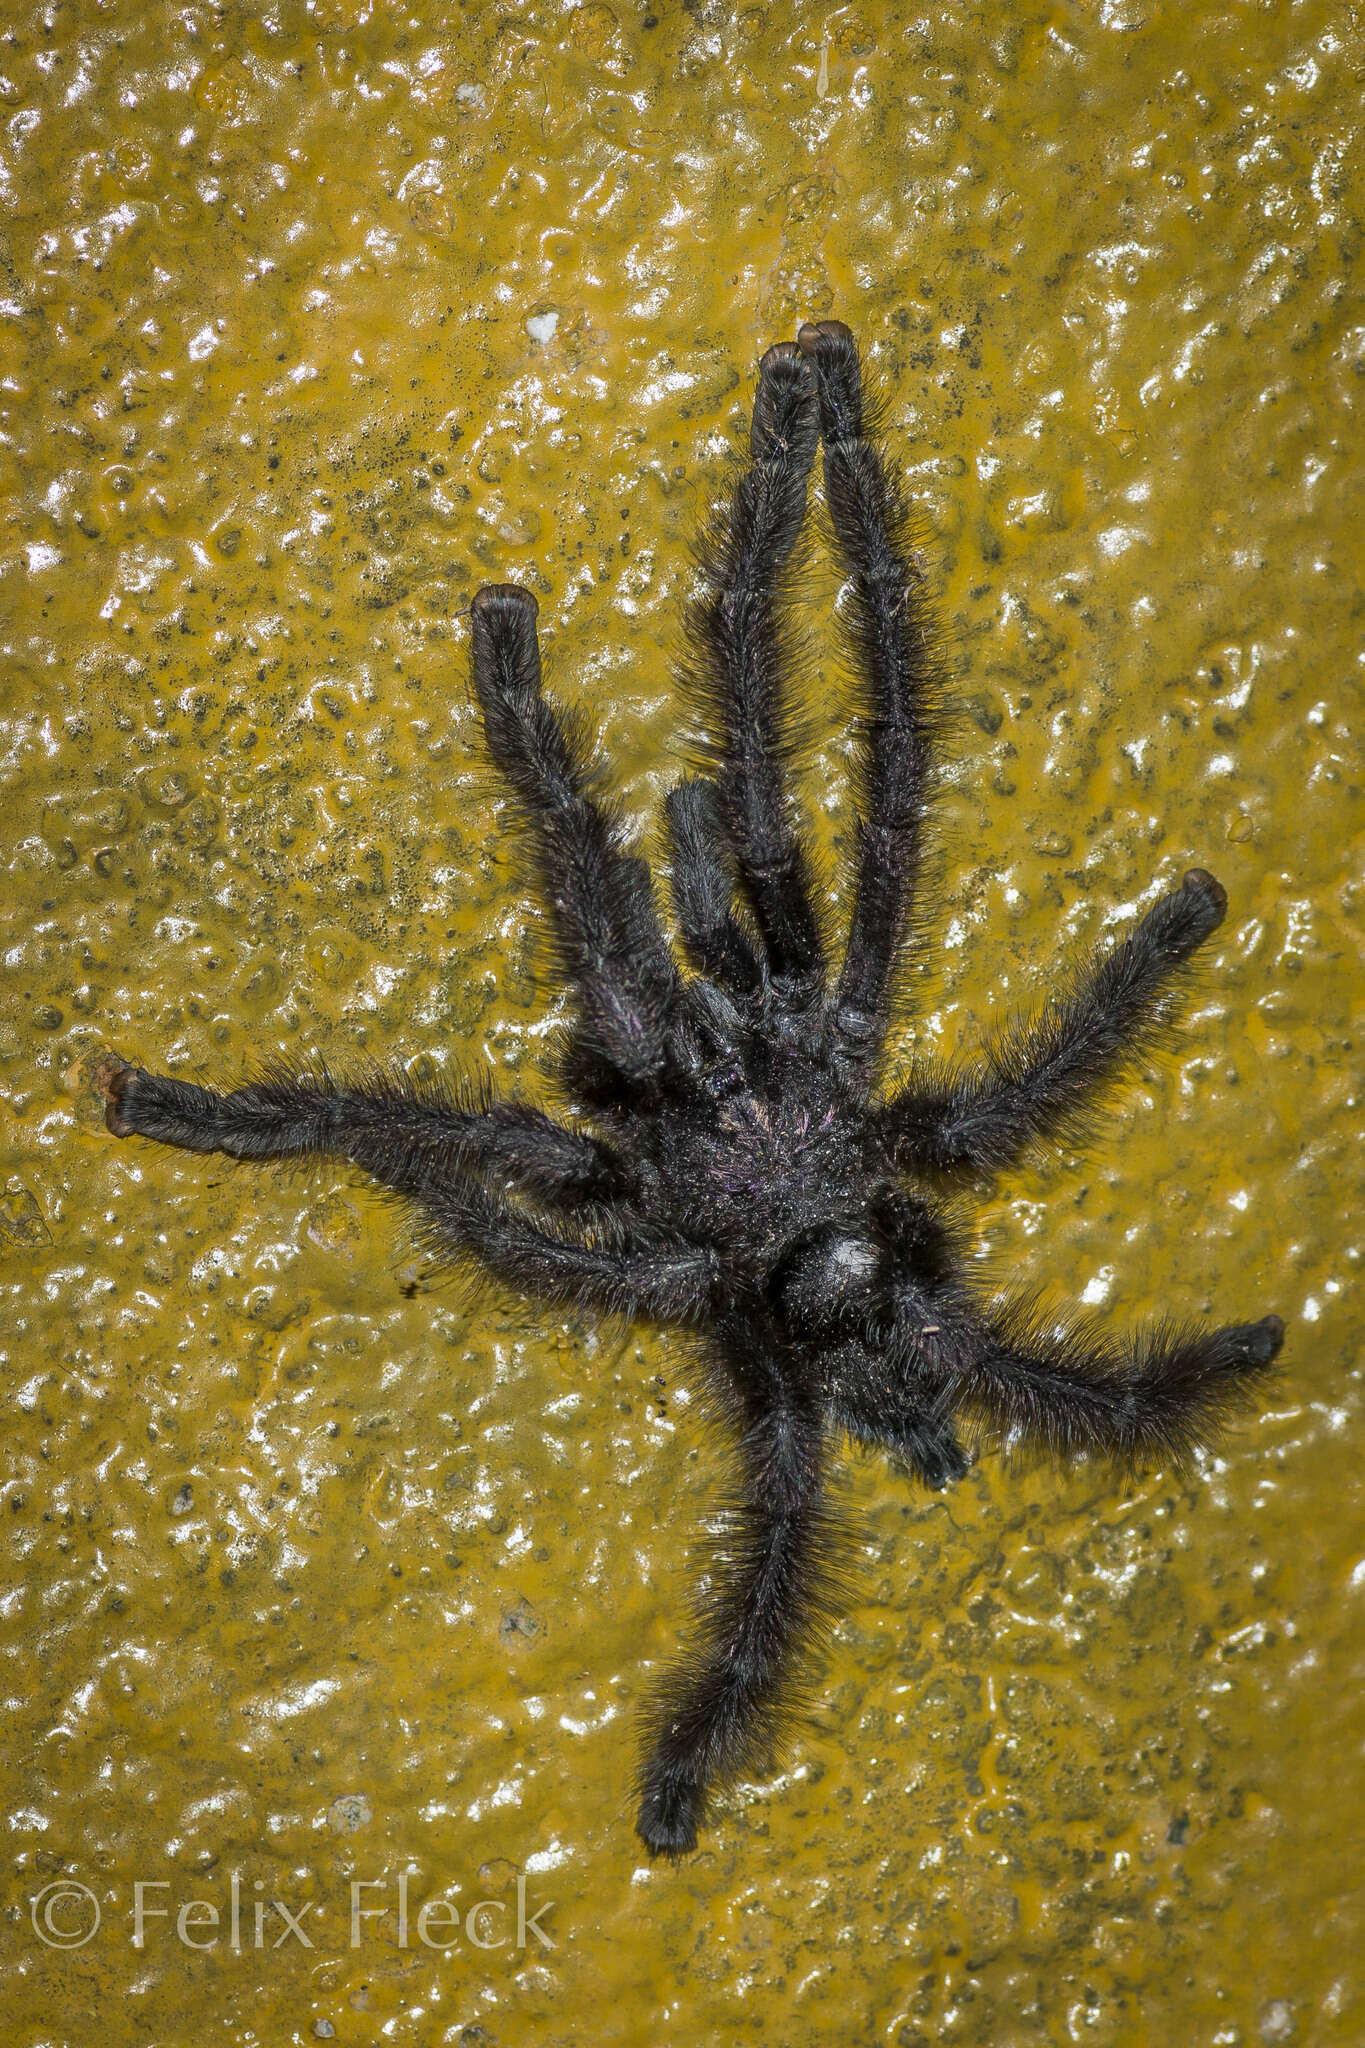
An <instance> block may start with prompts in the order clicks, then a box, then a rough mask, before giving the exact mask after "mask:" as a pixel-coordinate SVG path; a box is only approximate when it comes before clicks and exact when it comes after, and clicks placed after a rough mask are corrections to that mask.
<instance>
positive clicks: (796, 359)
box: [758, 341, 805, 375]
mask: <svg viewBox="0 0 1365 2048" xmlns="http://www.w3.org/2000/svg"><path fill="white" fill-rule="evenodd" d="M804 361H805V357H804V356H803V355H802V353H801V351H800V349H799V348H798V347H797V345H796V343H795V342H794V341H775V342H774V343H773V345H772V347H771V348H765V349H764V351H763V353H762V355H761V356H760V357H759V359H758V368H759V374H760V375H762V373H763V372H764V371H765V370H771V369H773V368H775V367H776V365H777V364H778V363H804Z"/></svg>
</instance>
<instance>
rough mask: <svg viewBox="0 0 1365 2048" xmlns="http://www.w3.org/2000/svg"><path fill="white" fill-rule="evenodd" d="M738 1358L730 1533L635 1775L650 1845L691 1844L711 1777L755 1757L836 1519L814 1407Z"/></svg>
mask: <svg viewBox="0 0 1365 2048" xmlns="http://www.w3.org/2000/svg"><path fill="white" fill-rule="evenodd" d="M739 1355H740V1354H739V1353H738V1352H736V1358H738V1357H739ZM742 1370H743V1373H744V1376H745V1377H746V1379H747V1380H748V1382H749V1389H750V1392H749V1400H748V1402H747V1404H746V1405H747V1407H748V1408H749V1411H750V1412H749V1426H748V1428H747V1430H746V1432H745V1435H744V1439H743V1442H742V1445H741V1457H742V1460H743V1491H742V1496H741V1500H740V1503H739V1510H738V1518H737V1526H736V1531H735V1540H734V1542H733V1544H732V1545H731V1547H730V1551H729V1555H728V1556H727V1557H726V1559H725V1560H724V1563H723V1569H722V1573H721V1576H720V1581H719V1587H718V1590H717V1592H716V1593H714V1594H713V1595H712V1602H713V1605H712V1608H711V1612H710V1615H709V1617H708V1622H707V1624H706V1625H705V1627H704V1638H703V1647H702V1649H701V1652H700V1655H699V1659H698V1661H697V1662H696V1663H694V1664H689V1665H687V1666H685V1667H684V1668H683V1669H681V1670H680V1671H678V1672H676V1673H674V1674H673V1676H672V1679H671V1681H670V1683H669V1684H668V1686H667V1689H666V1690H665V1691H663V1692H662V1693H661V1695H660V1697H659V1701H658V1729H657V1734H656V1737H655V1740H654V1743H653V1746H652V1748H651V1750H650V1752H649V1754H648V1756H647V1757H646V1759H645V1764H644V1769H643V1772H642V1777H641V1800H640V1814H639V1820H638V1822H637V1832H638V1833H639V1835H640V1837H641V1839H642V1840H643V1841H644V1843H645V1846H646V1847H647V1848H648V1850H649V1851H650V1854H651V1855H655V1856H658V1855H664V1856H681V1855H686V1854H687V1853H688V1852H689V1851H690V1850H692V1849H694V1848H695V1847H696V1843H697V1829H698V1827H699V1825H700V1823H701V1821H702V1818H703V1816H704V1813H705V1809H706V1799H707V1792H708V1788H709V1787H710V1785H711V1784H712V1783H713V1782H714V1781H716V1780H718V1779H725V1778H729V1777H732V1776H733V1775H734V1774H735V1772H736V1771H739V1770H742V1769H744V1768H745V1767H746V1766H748V1767H755V1766H757V1764H758V1763H759V1761H760V1759H761V1757H762V1756H763V1754H764V1750H765V1747H766V1745H765V1737H766V1736H767V1735H768V1734H769V1733H770V1731H771V1725H772V1721H773V1718H774V1715H775V1714H776V1713H777V1712H778V1711H779V1710H780V1707H781V1703H782V1698H783V1694H784V1690H785V1688H786V1687H787V1686H788V1685H789V1683H790V1681H791V1678H792V1671H793V1665H794V1662H795V1659H796V1655H797V1652H798V1650H799V1649H800V1647H801V1645H802V1644H803V1642H804V1641H805V1640H806V1639H807V1638H808V1637H809V1636H810V1634H811V1633H812V1631H814V1630H818V1629H819V1628H820V1627H821V1626H822V1625H823V1623H824V1622H825V1620H826V1618H827V1614H828V1604H829V1594H830V1577H829V1571H828V1559H829V1552H830V1547H831V1544H832V1542H833V1540H834V1534H835V1531H834V1525H833V1523H832V1521H831V1518H830V1515H829V1511H828V1509H827V1507H825V1506H824V1504H823V1500H822V1456H821V1435H822V1431H821V1416H820V1413H819V1410H818V1408H817V1406H816V1404H815V1403H814V1402H806V1401H804V1400H802V1399H801V1398H800V1397H799V1396H798V1395H797V1394H796V1392H795V1391H794V1389H793V1388H792V1386H791V1384H790V1383H789V1381H787V1380H786V1379H785V1378H784V1377H783V1375H782V1368H781V1361H779V1360H776V1359H772V1358H766V1357H758V1358H755V1356H754V1355H753V1347H752V1343H750V1344H748V1345H746V1347H745V1352H744V1359H743V1368H742ZM760 1382H761V1384H760Z"/></svg>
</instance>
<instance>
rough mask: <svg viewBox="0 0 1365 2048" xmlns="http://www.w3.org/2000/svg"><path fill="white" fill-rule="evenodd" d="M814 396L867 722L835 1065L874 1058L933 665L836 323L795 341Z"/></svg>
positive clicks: (919, 786)
mask: <svg viewBox="0 0 1365 2048" xmlns="http://www.w3.org/2000/svg"><path fill="white" fill-rule="evenodd" d="M797 340H798V343H799V345H800V347H801V349H802V351H803V352H804V354H805V355H806V356H807V357H808V358H809V360H810V362H811V364H812V366H813V368H814V371H815V377H816V383H817V385H818V388H819V393H820V438H821V440H822V441H823V443H824V451H825V455H824V473H825V497H826V500H827V502H828V505H829V512H830V519H831V521H832V523H833V526H834V538H835V544H836V546H837V548H838V552H839V557H840V560H841V562H842V565H843V567H844V570H845V572H846V574H847V576H848V578H849V589H850V598H851V605H850V621H849V623H850V626H851V629H852V639H853V649H854V655H855V658H856V663H857V667H858V669H859V670H860V672H861V674H862V675H863V677H864V678H865V680H866V687H867V694H868V700H869V702H868V712H869V714H870V716H869V717H868V718H867V721H866V724H865V727H864V736H863V741H862V747H861V753H860V760H859V767H858V780H859V798H860V813H861V815H860V817H859V821H858V828H857V840H858V851H857V863H856V876H855V881H854V892H853V919H852V923H851V926H850V929H849V937H848V947H847V950H846V952H845V955H844V965H843V970H842V972H841V974H840V976H839V986H838V990H837V992H836V995H835V998H834V1006H833V1019H834V1025H835V1029H836V1031H837V1032H838V1034H839V1041H840V1051H841V1055H842V1057H843V1058H844V1059H845V1060H846V1061H848V1062H850V1063H855V1064H857V1065H859V1066H864V1067H865V1066H868V1065H870V1064H871V1062H873V1061H874V1060H875V1059H876V1057H877V1055H878V1053H879V1052H880V1050H881V1044H882V1039H883V1037H884V1035H885V1031H886V1024H887V1015H888V1009H889V1004H890V997H891V986H892V980H893V976H894V973H895V969H896V963H897V959H898V956H899V953H900V948H901V943H902V940H903V939H904V936H905V933H906V930H907V928H908V927H909V925H910V923H911V921H912V918H913V915H914V891H915V885H916V881H917V879H918V875H919V869H920V864H921V859H922V839H923V816H924V805H925V794H926V786H927V782H928V775H929V765H930V745H931V741H932V737H933V726H934V701H933V700H934V696H935V687H934V686H935V683H936V678H937V663H936V659H935V655H934V651H933V639H932V633H931V618H930V611H929V606H928V602H927V599H926V597H925V593H924V576H923V573H922V571H921V570H920V567H919V565H918V562H917V560H916V557H915V551H914V548H913V546H912V544H911V523H910V511H909V507H908V505H907V503H906V499H905V492H904V486H903V484H902V482H901V479H900V473H899V471H898V469H897V468H896V466H895V464H894V463H892V462H890V461H888V459H887V458H886V457H885V456H884V455H883V454H882V452H881V450H880V448H879V447H878V446H877V443H876V441H875V440H874V439H872V438H871V437H870V436H869V435H868V433H867V432H866V427H865V421H864V407H863V388H862V371H861V367H860V365H859V361H858V350H857V347H856V345H855V343H854V340H853V336H852V335H851V334H850V332H849V330H848V328H847V327H845V326H844V324H843V322H842V321H841V320H821V321H819V322H818V323H815V324H811V325H808V326H805V327H803V328H802V329H801V332H800V334H799V335H798V337H797Z"/></svg>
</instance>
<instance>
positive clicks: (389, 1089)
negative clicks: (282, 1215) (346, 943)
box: [98, 1058, 632, 1209]
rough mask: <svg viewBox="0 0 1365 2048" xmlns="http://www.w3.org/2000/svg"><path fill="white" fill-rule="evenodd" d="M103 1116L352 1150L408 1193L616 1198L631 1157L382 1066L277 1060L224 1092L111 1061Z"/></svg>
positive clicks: (627, 1186)
mask: <svg viewBox="0 0 1365 2048" xmlns="http://www.w3.org/2000/svg"><path fill="white" fill-rule="evenodd" d="M98 1078H99V1082H100V1085H101V1087H102V1088H103V1089H104V1093H105V1100H106V1105H107V1106H106V1109H105V1121H106V1123H107V1124H108V1126H109V1129H110V1130H111V1131H112V1132H113V1133H114V1135H115V1136H116V1137H119V1138H127V1137H131V1136H133V1135H136V1136H138V1137H142V1138H153V1139H155V1140H156V1141H157V1142H158V1143H159V1144H162V1145H177V1146H179V1147H180V1149H181V1150H182V1151H186V1152H222V1153H224V1154H226V1156H227V1157H228V1158H230V1159H262V1160H266V1159H298V1160H310V1159H312V1160H320V1159H345V1160H347V1161H349V1162H350V1163H351V1164H352V1165H354V1166H358V1167H360V1168H361V1169H362V1170H363V1171H364V1172H366V1173H368V1174H371V1175H372V1176H373V1178H374V1179H375V1180H377V1181H380V1182H381V1183H382V1184H383V1185H384V1186H385V1187H388V1188H392V1189H393V1190H394V1191H395V1192H396V1193H399V1194H420V1193H421V1191H422V1190H423V1189H424V1188H426V1187H428V1186H430V1185H431V1184H433V1183H440V1182H441V1181H443V1180H446V1179H453V1178H461V1179H467V1178H469V1177H470V1176H477V1177H480V1178H486V1179H487V1180H488V1181H489V1182H490V1183H496V1182H503V1183H507V1184H510V1185H511V1186H512V1187H513V1188H514V1189H515V1190H516V1191H517V1192H518V1193H519V1194H522V1195H525V1196H528V1197H530V1198H531V1199H532V1200H535V1201H539V1202H543V1203H546V1204H547V1205H549V1206H551V1207H563V1208H566V1209H573V1208H576V1207H578V1206H580V1205H581V1204H583V1203H585V1202H592V1203H599V1202H614V1201H617V1200H619V1199H620V1198H621V1197H622V1196H623V1195H626V1194H628V1193H629V1192H630V1190H631V1187H632V1179H631V1174H630V1170H629V1168H628V1167H627V1166H626V1165H625V1163H624V1162H623V1161H622V1160H621V1159H619V1158H618V1157H617V1156H616V1154H615V1153H614V1152H613V1151H612V1150H611V1148H610V1147H609V1146H607V1145H604V1144H603V1143H602V1142H601V1140H600V1139H597V1138H593V1137H590V1136H589V1135H588V1134H587V1133H586V1132H584V1131H576V1130H572V1129H570V1128H569V1127H568V1126H567V1125H565V1124H561V1123H556V1122H555V1121H554V1119H553V1118H552V1117H548V1116H546V1115H545V1114H544V1112H543V1111H541V1110H538V1109H532V1108H531V1107H529V1106H528V1105H527V1104H524V1103H518V1102H501V1103H494V1104H491V1105H484V1106H482V1107H475V1106H472V1105H470V1104H466V1103H463V1102H461V1101H460V1100H459V1099H458V1095H457V1094H456V1093H455V1092H454V1091H452V1092H451V1093H446V1092H445V1091H443V1090H439V1089H435V1088H431V1087H424V1086H422V1085H421V1084H420V1083H416V1082H413V1081H411V1080H410V1079H408V1078H407V1077H406V1076H404V1077H403V1078H402V1079H401V1080H400V1079H398V1078H396V1077H394V1076H391V1075H388V1074H382V1073H381V1074H376V1075H373V1076H371V1077H370V1078H368V1079H366V1080H363V1081H359V1082H343V1081H339V1080H336V1079H335V1078H334V1077H333V1076H332V1075H331V1074H329V1073H328V1072H327V1071H326V1069H325V1068H324V1069H321V1070H319V1072H317V1073H315V1074H291V1073H285V1072H282V1071H281V1072H275V1073H271V1074H269V1075H267V1077H266V1078H265V1079H263V1080H260V1081H253V1082H250V1083H249V1084H248V1085H247V1086H246V1087H244V1088H234V1089H232V1090H231V1091H230V1092H229V1093H225V1094H220V1093H219V1092H218V1091H217V1090H215V1089H212V1088H201V1087H200V1086H198V1084H197V1083H195V1082H193V1081H181V1080H177V1079H176V1078H175V1077H174V1076H172V1075H170V1074H149V1073H146V1072H145V1071H144V1070H143V1069H142V1068H141V1067H135V1066H131V1065H129V1064H128V1063H127V1062H125V1061H122V1060H117V1059H113V1058H109V1059H106V1060H104V1061H103V1062H102V1064H101V1066H100V1070H99V1076H98Z"/></svg>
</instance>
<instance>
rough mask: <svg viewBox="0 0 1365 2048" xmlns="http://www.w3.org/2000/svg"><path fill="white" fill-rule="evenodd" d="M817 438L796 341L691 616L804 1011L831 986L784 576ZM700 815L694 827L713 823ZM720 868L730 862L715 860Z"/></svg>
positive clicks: (720, 788) (771, 939)
mask: <svg viewBox="0 0 1365 2048" xmlns="http://www.w3.org/2000/svg"><path fill="white" fill-rule="evenodd" d="M818 438H819V423H818V419H817V401H816V395H815V382H814V379H813V377H812V375H811V372H810V368H809V366H808V365H807V364H806V362H805V361H804V359H803V358H802V356H801V353H800V351H799V350H798V349H797V347H796V344H795V343H794V342H778V343H777V344H776V345H775V346H774V347H772V348H770V349H769V350H768V351H767V353H766V355H765V356H764V357H763V360H762V362H761V364H760V365H759V378H758V391H757V393H756V395H755V398H754V413H753V421H752V425H751V427H750V433H749V454H750V462H751V467H750V468H749V469H747V470H746V471H745V472H744V474H743V475H742V476H741V477H740V479H739V481H738V483H737V484H736V486H735V490H734V494H733V497H732V499H731V502H730V508H729V516H728V518H727V520H726V521H725V523H724V525H723V527H721V528H719V529H716V530H714V531H712V532H711V533H710V534H708V535H706V536H705V537H704V538H703V541H702V544H701V545H702V553H703V560H704V565H705V570H706V577H707V582H708V585H709V588H708V590H707V593H706V595H705V596H704V597H703V598H702V599H700V600H699V601H698V602H697V604H696V605H694V606H693V608H692V610H691V613H690V615H689V623H690V628H691V637H692V640H693V642H694V644H695V647H696V650H697V658H696V660H695V661H694V663H693V665H692V670H691V680H692V681H693V683H694V684H695V686H696V688H697V689H698V691H699V693H700V695H701V697H702V699H703V701H704V702H705V704H706V706H707V708H708V710H709V712H710V714H711V716H712V718H713V719H714V721H715V724H716V726H717V727H718V741H719V743H718V749H717V752H718V756H719V758H718V761H717V765H716V771H715V787H716V790H717V792H718V795H719V799H720V814H721V816H722V817H723V818H724V822H725V825H726V828H727V831H728V836H729V840H730V844H731V846H732V847H733V849H734V855H735V858H736V860H737V861H738V865H739V872H740V878H741V880H742V882H743V885H744V891H745V894H746V895H747V897H748V899H749V902H750V904H751V905H752V907H753V912H754V916H755V918H756V920H757V923H758V929H759V932H760V934H761V935H762V939H763V944H764V948H765V950H766V953H767V961H768V967H769V970H770V973H771V975H772V979H773V984H774V991H775V993H776V995H777V997H778V1000H779V1001H781V1002H784V1003H790V1004H792V1005H793V1006H795V1007H801V1006H802V1005H804V1004H805V1003H806V1002H807V1001H809V1000H810V999H811V998H812V996H813V995H814V994H815V993H816V992H817V991H818V989H819V988H820V986H821V985H822V982H823V977H824V949H823V946H822V943H821V939H820V932H819V928H818V926H817V923H816V918H815V912H814V909H813V907H812V902H811V886H810V876H809V872H808V868H807V862H806V856H805V853H804V851H803V849H802V846H801V842H800V839H799V838H798V836H797V832H796V828H795V826H794V824H793V822H792V805H791V799H790V797H789V795H788V793H787V789H786V783H785V778H784V775H783V770H782V759H783V754H784V752H785V751H786V750H787V744H788V730H789V728H788V726H787V725H786V723H785V722H784V716H783V709H784V707H783V701H782V697H783V681H784V677H783V666H784V665H783V661H782V649H781V636H780V630H779V629H780V623H781V609H782V600H783V596H784V578H785V573H786V570H787V568H788V565H789V563H790V561H791V557H792V551H793V549H794V548H795V546H796V542H797V539H798V537H799V535H800V532H801V526H802V522H803V520H804V519H805V516H806V491H807V485H808V483H809V480H810V470H811V464H812V462H813V461H814V459H815V446H816V442H817V440H818ZM706 822H707V821H706V819H705V817H704V815H703V814H701V813H698V814H697V815H696V817H695V818H694V823H695V824H697V825H698V826H699V827H704V826H705V825H706ZM715 858H716V859H717V860H723V854H721V853H719V852H718V853H717V854H716V855H715Z"/></svg>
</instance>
